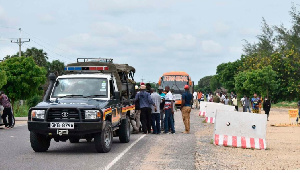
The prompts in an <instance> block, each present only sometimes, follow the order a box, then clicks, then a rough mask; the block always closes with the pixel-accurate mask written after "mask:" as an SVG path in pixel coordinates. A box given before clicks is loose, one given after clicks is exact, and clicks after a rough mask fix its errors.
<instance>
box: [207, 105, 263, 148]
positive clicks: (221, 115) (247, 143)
mask: <svg viewBox="0 0 300 173" xmlns="http://www.w3.org/2000/svg"><path fill="white" fill-rule="evenodd" d="M266 128H267V116H263V115H261V114H253V113H246V112H236V111H224V110H219V109H217V110H216V118H215V130H214V136H213V138H214V144H215V145H219V146H231V147H239V148H252V149H260V150H265V149H266V148H267V144H266Z"/></svg>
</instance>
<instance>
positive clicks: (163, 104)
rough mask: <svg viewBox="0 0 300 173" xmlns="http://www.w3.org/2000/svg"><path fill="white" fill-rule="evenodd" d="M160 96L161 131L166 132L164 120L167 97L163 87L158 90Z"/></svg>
mask: <svg viewBox="0 0 300 173" xmlns="http://www.w3.org/2000/svg"><path fill="white" fill-rule="evenodd" d="M158 94H159V95H160V97H161V104H160V130H161V131H164V127H165V123H164V118H165V111H164V106H165V96H166V94H165V93H163V88H162V87H161V86H160V87H159V88H158Z"/></svg>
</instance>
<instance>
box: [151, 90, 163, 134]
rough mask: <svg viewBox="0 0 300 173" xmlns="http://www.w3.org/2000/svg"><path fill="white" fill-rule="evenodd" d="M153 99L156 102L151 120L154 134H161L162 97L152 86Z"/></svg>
mask: <svg viewBox="0 0 300 173" xmlns="http://www.w3.org/2000/svg"><path fill="white" fill-rule="evenodd" d="M151 99H152V101H153V102H154V104H155V106H152V107H151V108H152V112H151V122H152V129H153V134H160V110H159V109H158V108H159V106H160V103H161V97H160V95H159V94H158V93H157V92H155V89H154V88H151Z"/></svg>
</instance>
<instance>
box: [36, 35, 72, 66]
mask: <svg viewBox="0 0 300 173" xmlns="http://www.w3.org/2000/svg"><path fill="white" fill-rule="evenodd" d="M32 41H33V42H34V43H35V44H37V45H39V46H40V47H42V48H44V49H45V50H47V51H49V52H51V53H53V54H55V55H57V56H60V57H62V58H65V59H68V60H70V61H73V59H71V58H69V57H65V56H63V55H61V54H58V53H56V52H54V51H52V50H50V49H49V48H47V47H45V46H44V45H42V44H40V43H38V42H36V41H35V40H32Z"/></svg>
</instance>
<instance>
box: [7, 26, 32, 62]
mask: <svg viewBox="0 0 300 173" xmlns="http://www.w3.org/2000/svg"><path fill="white" fill-rule="evenodd" d="M19 30H20V37H19V39H18V40H17V41H13V40H11V41H10V42H11V43H17V44H18V45H19V57H21V47H22V44H23V43H25V42H30V39H28V40H27V41H22V38H21V35H22V29H21V28H19Z"/></svg>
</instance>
